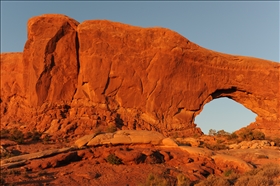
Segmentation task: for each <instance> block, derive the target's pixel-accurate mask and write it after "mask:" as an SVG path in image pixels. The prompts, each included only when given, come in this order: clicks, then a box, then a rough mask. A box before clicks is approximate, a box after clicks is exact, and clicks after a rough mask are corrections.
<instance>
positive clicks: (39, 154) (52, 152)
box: [1, 147, 73, 168]
mask: <svg viewBox="0 0 280 186" xmlns="http://www.w3.org/2000/svg"><path fill="white" fill-rule="evenodd" d="M71 149H73V147H65V148H62V149H51V150H45V151H42V152H37V153H31V154H24V155H19V156H14V157H11V158H8V159H3V160H1V168H2V167H5V166H6V165H5V164H7V163H13V162H20V161H27V160H32V159H37V158H42V157H46V156H51V155H55V154H59V153H62V152H67V151H70V150H71Z"/></svg>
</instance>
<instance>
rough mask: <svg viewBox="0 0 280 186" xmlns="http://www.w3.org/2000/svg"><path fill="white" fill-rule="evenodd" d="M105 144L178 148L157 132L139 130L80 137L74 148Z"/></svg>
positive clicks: (170, 140)
mask: <svg viewBox="0 0 280 186" xmlns="http://www.w3.org/2000/svg"><path fill="white" fill-rule="evenodd" d="M106 144H111V145H117V144H122V145H123V144H151V145H160V146H168V147H170V146H174V147H177V146H178V145H177V144H176V143H175V142H174V141H173V140H172V139H171V138H165V137H164V136H163V135H162V134H160V133H158V132H155V131H140V130H121V131H116V132H114V133H103V134H102V133H101V134H90V135H86V136H83V137H81V138H80V139H78V140H77V141H76V142H75V146H77V147H79V148H80V147H82V146H84V145H86V146H99V145H106Z"/></svg>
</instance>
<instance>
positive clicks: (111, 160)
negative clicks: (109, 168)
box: [106, 154, 122, 165]
mask: <svg viewBox="0 0 280 186" xmlns="http://www.w3.org/2000/svg"><path fill="white" fill-rule="evenodd" d="M106 161H107V162H108V163H110V164H112V165H120V164H122V160H121V159H120V158H119V157H117V156H116V155H115V154H109V155H108V156H107V158H106Z"/></svg>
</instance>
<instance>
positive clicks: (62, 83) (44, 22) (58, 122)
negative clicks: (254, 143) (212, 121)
mask: <svg viewBox="0 0 280 186" xmlns="http://www.w3.org/2000/svg"><path fill="white" fill-rule="evenodd" d="M4 55H7V54H1V66H3V65H2V63H3V64H4V65H7V67H6V69H10V68H13V66H14V65H13V64H12V63H11V64H9V63H8V62H5V58H3V59H2V56H4ZM18 55H19V54H18ZM6 60H7V59H6ZM11 60H12V59H11ZM15 60H16V59H15ZM18 63H20V61H18ZM18 65H24V69H25V70H24V72H23V73H22V77H23V79H21V78H20V76H21V74H20V73H19V74H18V75H17V76H16V77H13V78H16V81H10V80H5V81H6V84H7V85H8V86H5V87H1V100H2V101H3V102H2V103H1V108H2V111H1V114H3V121H4V123H5V124H9V123H11V122H12V121H16V122H19V121H25V122H29V126H33V127H35V126H36V128H37V129H38V130H40V131H49V132H50V131H51V133H52V134H53V133H54V132H56V134H57V135H63V134H64V133H72V134H76V135H80V134H85V133H87V132H86V131H88V130H92V129H93V128H95V127H98V126H100V125H108V123H110V124H116V125H117V127H119V128H120V129H148V130H157V131H160V132H162V133H164V134H170V133H173V132H176V131H177V132H178V133H180V132H181V133H182V134H185V135H190V134H194V133H201V131H200V129H199V128H196V125H195V124H194V118H195V116H196V115H197V114H199V113H200V112H201V111H202V109H203V105H205V104H206V103H208V102H209V101H211V100H213V99H216V98H219V97H228V98H230V99H233V100H235V101H237V102H239V103H241V104H243V105H244V106H245V107H247V108H248V109H250V110H252V111H253V112H254V113H256V114H257V115H258V117H257V119H256V122H255V123H253V124H251V127H253V128H258V129H262V130H263V131H264V132H266V133H268V134H269V132H270V131H274V132H275V131H276V133H278V134H280V126H279V116H280V111H279V107H280V103H279V100H280V98H279V95H280V94H279V93H280V89H279V87H280V85H279V68H280V66H279V64H278V63H275V62H271V61H267V60H262V59H257V58H252V57H242V56H233V55H227V54H222V53H218V52H215V51H211V50H208V49H205V48H202V47H200V46H198V45H196V44H194V43H192V42H190V41H189V40H187V39H186V38H184V37H182V36H181V35H179V34H177V33H176V32H173V31H171V30H169V29H164V28H140V27H134V26H130V25H125V24H122V23H116V22H110V21H98V20H97V21H85V22H83V23H81V24H78V23H77V22H76V21H74V20H73V19H71V18H68V17H66V16H62V15H42V16H38V17H35V18H32V19H30V20H29V21H28V40H27V42H26V45H25V48H24V52H23V61H22V64H18ZM6 71H8V70H6ZM4 73H5V72H4ZM7 75H9V73H8V74H7ZM11 75H12V74H11ZM1 76H2V72H1ZM3 77H4V76H3ZM5 78H7V79H10V78H8V76H5ZM13 82H17V83H18V84H19V87H20V88H21V90H22V89H23V90H24V91H23V92H24V94H23V97H22V99H21V101H22V103H20V105H19V106H17V107H16V106H15V105H14V104H12V105H13V106H12V107H14V109H17V110H20V111H18V112H19V113H24V112H26V114H23V115H25V116H27V115H28V117H25V118H22V117H21V116H19V115H17V117H13V118H11V117H10V115H11V114H10V112H12V111H11V110H12V109H9V110H8V111H6V112H5V113H4V112H3V110H5V109H6V110H7V108H8V107H11V106H10V105H11V101H10V99H11V98H13V97H15V96H18V95H20V94H19V93H17V92H16V93H14V94H13V93H12V90H10V89H9V88H7V87H11V86H12V85H13ZM23 85H24V86H23ZM13 91H14V90H13ZM7 95H11V96H10V99H8V98H7ZM26 107H28V108H29V109H26ZM21 108H25V109H24V110H22V109H21ZM14 123H15V122H14Z"/></svg>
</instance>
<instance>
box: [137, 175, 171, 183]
mask: <svg viewBox="0 0 280 186" xmlns="http://www.w3.org/2000/svg"><path fill="white" fill-rule="evenodd" d="M140 185H142V186H169V183H168V181H167V180H166V179H165V178H164V177H163V176H159V175H154V174H149V175H148V177H147V179H146V182H145V183H144V184H140Z"/></svg>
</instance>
